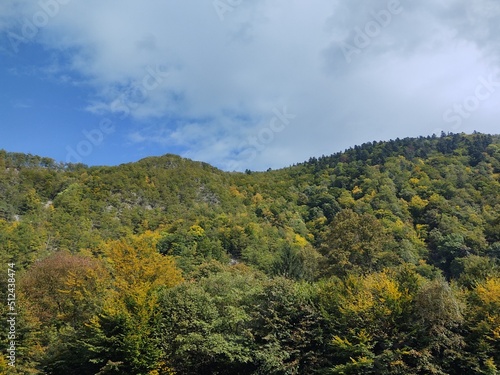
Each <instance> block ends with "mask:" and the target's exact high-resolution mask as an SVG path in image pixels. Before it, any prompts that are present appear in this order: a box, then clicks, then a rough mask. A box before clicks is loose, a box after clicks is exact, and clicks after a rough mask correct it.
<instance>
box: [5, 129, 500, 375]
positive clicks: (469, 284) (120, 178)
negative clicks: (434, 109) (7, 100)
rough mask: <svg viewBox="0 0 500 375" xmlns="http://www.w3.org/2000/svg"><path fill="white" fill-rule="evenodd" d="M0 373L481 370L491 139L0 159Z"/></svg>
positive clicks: (499, 256) (494, 246) (490, 224)
mask: <svg viewBox="0 0 500 375" xmlns="http://www.w3.org/2000/svg"><path fill="white" fill-rule="evenodd" d="M0 259H1V262H0V264H2V265H4V266H3V267H4V271H2V272H1V278H2V285H4V287H2V288H1V290H0V294H1V300H2V303H1V305H0V311H1V314H2V316H3V317H5V316H6V313H7V312H8V305H7V303H6V301H7V287H6V285H7V278H8V273H7V265H8V264H9V263H15V270H16V309H17V310H16V311H17V312H18V316H17V319H16V343H17V350H16V367H15V369H14V368H12V367H9V366H8V359H7V356H6V350H7V348H8V342H9V340H8V339H7V333H8V329H9V328H8V323H7V322H6V319H2V323H1V324H2V327H1V329H0V349H1V352H2V356H0V372H1V373H9V374H10V373H12V374H16V373H17V374H23V375H24V374H53V375H56V374H57V375H59V374H60V375H63V374H64V375H67V374H79V375H80V374H81V375H87V374H89V375H94V374H99V375H103V374H133V375H146V374H147V375H160V374H161V375H166V374H169V375H171V374H179V375H180V374H243V375H244V374H266V375H268V374H271V375H273V374H274V375H285V374H401V375H403V374H404V375H408V374H453V375H455V374H456V375H458V374H488V375H494V374H500V137H499V136H491V135H486V134H479V133H474V134H471V135H465V134H441V136H433V137H420V138H406V139H397V140H394V141H389V142H372V143H366V144H363V145H361V146H356V147H354V148H352V149H349V150H346V151H345V152H340V153H337V154H334V155H331V156H323V157H320V158H311V159H310V160H309V161H307V162H304V163H301V164H297V165H293V166H291V167H288V168H284V169H280V170H275V171H271V170H269V171H267V172H252V171H249V170H248V171H246V172H245V173H236V172H233V173H228V172H222V171H220V170H218V169H216V168H214V167H212V166H210V165H208V164H206V163H200V162H194V161H191V160H188V159H183V158H181V157H178V156H175V155H165V156H162V157H151V158H147V159H143V160H141V161H139V162H136V163H130V164H125V165H120V166H117V167H87V166H85V165H81V164H76V165H74V164H72V165H66V164H59V163H56V162H55V161H53V160H51V159H48V158H41V157H37V156H32V155H25V154H16V153H8V152H5V151H0Z"/></svg>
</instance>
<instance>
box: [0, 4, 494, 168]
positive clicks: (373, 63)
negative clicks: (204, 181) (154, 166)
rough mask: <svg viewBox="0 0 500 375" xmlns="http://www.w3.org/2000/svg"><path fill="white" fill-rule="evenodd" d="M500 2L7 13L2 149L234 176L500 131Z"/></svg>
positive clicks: (18, 7)
mask: <svg viewBox="0 0 500 375" xmlns="http://www.w3.org/2000/svg"><path fill="white" fill-rule="evenodd" d="M499 21H500V2H499V1H498V0H475V1H468V0H419V1H415V0H399V1H398V0H388V1H387V0H307V1H306V0H302V1H300V0H182V1H181V0H177V1H174V0H143V1H138V0H85V1H84V0H2V1H1V2H0V149H5V150H7V151H12V152H24V153H31V154H36V155H40V156H45V157H50V158H53V159H55V160H57V161H60V162H73V163H75V162H79V163H84V164H87V165H118V164H121V163H127V162H133V161H137V160H139V159H142V158H144V157H148V156H158V155H163V154H167V153H172V154H178V155H181V156H183V157H187V158H190V159H193V160H199V161H204V162H207V163H210V164H212V165H214V166H216V167H218V168H220V169H223V170H228V171H233V170H237V171H242V170H245V169H250V170H266V169H268V168H272V169H276V168H281V167H286V166H289V165H292V164H295V163H300V162H303V161H306V160H308V159H309V158H310V157H313V156H314V157H319V156H321V155H330V154H332V153H335V152H338V151H342V150H344V149H346V148H349V147H353V146H355V145H359V144H362V143H364V142H370V141H375V140H376V141H380V140H390V139H395V138H404V137H415V136H427V135H432V134H440V133H441V132H442V131H444V132H446V133H448V132H453V133H457V132H465V133H471V132H473V131H479V132H484V133H492V134H498V133H500V131H499V130H500V126H499V120H500V105H499V102H500V22H499Z"/></svg>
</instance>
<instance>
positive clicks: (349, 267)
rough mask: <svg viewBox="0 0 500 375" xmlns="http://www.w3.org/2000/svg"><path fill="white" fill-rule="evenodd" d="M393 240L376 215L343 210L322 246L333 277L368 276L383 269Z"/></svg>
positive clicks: (329, 272) (334, 221)
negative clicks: (364, 274) (362, 274)
mask: <svg viewBox="0 0 500 375" xmlns="http://www.w3.org/2000/svg"><path fill="white" fill-rule="evenodd" d="M390 246H391V238H390V236H389V235H388V234H387V233H386V230H385V229H384V227H383V226H382V224H381V223H380V221H378V220H377V219H376V218H375V217H374V216H373V215H370V214H367V213H365V214H362V215H360V214H358V213H356V212H354V211H352V210H343V211H341V212H340V213H339V214H338V215H337V216H335V218H334V219H333V221H332V223H331V225H330V231H329V233H328V235H327V236H326V239H325V241H324V243H323V245H322V251H323V254H324V255H325V257H326V261H327V269H326V273H327V274H329V275H332V274H333V275H339V276H346V275H347V274H348V273H349V272H355V273H368V272H371V271H374V270H377V269H381V268H382V267H383V266H384V265H385V264H384V255H385V254H384V253H386V251H387V250H389V249H390Z"/></svg>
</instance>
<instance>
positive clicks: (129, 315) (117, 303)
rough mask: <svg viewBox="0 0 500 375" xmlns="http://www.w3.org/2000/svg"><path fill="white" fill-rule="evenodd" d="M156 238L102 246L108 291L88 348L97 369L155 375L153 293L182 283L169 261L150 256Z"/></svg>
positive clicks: (135, 238)
mask: <svg viewBox="0 0 500 375" xmlns="http://www.w3.org/2000/svg"><path fill="white" fill-rule="evenodd" d="M158 239H159V235H158V234H155V233H153V232H146V233H145V234H142V235H140V236H131V237H129V238H126V239H123V240H119V241H112V242H108V243H105V244H104V245H103V246H102V251H103V260H104V261H105V262H106V264H107V265H108V266H109V271H110V274H111V279H112V288H111V289H110V292H109V295H108V297H107V298H106V301H105V303H104V308H103V311H102V313H101V314H100V315H99V316H96V317H95V318H94V319H93V321H92V323H91V326H90V328H91V331H93V332H94V334H95V335H94V337H93V338H92V339H90V340H89V342H88V344H89V345H90V346H92V347H93V349H92V350H94V351H96V352H98V353H100V358H97V359H96V361H98V362H100V363H101V365H102V366H103V367H102V368H103V369H107V368H110V367H113V366H115V367H116V371H118V373H141V374H142V373H151V374H153V373H155V372H154V371H156V370H157V369H158V368H160V367H161V364H160V363H159V358H160V356H161V352H160V350H159V347H158V345H157V343H156V340H155V335H154V332H153V331H152V325H151V323H152V321H153V320H154V319H155V307H156V303H157V291H158V290H159V289H160V287H172V286H175V285H177V284H179V283H181V282H182V281H183V279H182V275H181V272H180V270H179V269H177V268H176V267H175V264H174V260H173V259H172V258H170V257H166V256H163V255H161V254H159V253H158V252H157V251H156V243H157V241H158Z"/></svg>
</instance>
